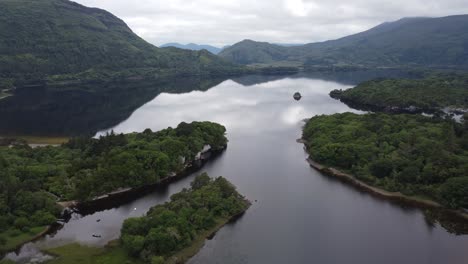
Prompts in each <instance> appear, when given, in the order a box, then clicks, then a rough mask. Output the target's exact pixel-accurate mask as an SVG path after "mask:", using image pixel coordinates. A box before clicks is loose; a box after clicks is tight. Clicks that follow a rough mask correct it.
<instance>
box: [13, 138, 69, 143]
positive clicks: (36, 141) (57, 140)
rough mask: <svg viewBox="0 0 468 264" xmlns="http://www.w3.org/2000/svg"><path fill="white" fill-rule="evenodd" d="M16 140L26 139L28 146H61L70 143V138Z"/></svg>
mask: <svg viewBox="0 0 468 264" xmlns="http://www.w3.org/2000/svg"><path fill="white" fill-rule="evenodd" d="M14 137H15V138H19V139H24V140H26V142H28V144H47V145H60V144H62V143H66V142H68V140H69V138H68V137H46V136H44V137H41V136H14Z"/></svg>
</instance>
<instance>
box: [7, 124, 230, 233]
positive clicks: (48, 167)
mask: <svg viewBox="0 0 468 264" xmlns="http://www.w3.org/2000/svg"><path fill="white" fill-rule="evenodd" d="M225 132H226V129H225V128H224V126H222V125H219V124H216V123H211V122H193V123H190V124H187V123H180V124H179V125H178V126H177V128H167V129H164V130H161V131H158V132H152V131H151V130H150V129H146V130H145V131H144V132H142V133H132V134H126V135H124V134H114V133H110V134H108V135H106V136H102V137H100V138H98V139H94V138H74V139H71V140H70V141H69V142H68V143H66V144H64V145H62V146H60V147H51V146H49V147H39V148H31V147H29V146H28V145H26V144H22V143H15V142H13V145H10V146H3V147H0V233H1V232H2V231H5V230H7V229H9V228H11V227H14V228H15V229H18V230H23V231H24V230H27V229H28V228H30V227H32V226H40V225H48V224H50V223H52V222H53V221H54V219H55V217H56V216H57V214H58V213H59V209H58V208H57V207H56V205H55V204H56V201H58V200H80V201H85V200H89V199H92V198H94V197H96V196H99V195H102V194H104V193H108V192H112V191H115V190H117V189H119V188H126V187H140V186H144V185H149V184H154V183H157V182H159V181H160V180H161V179H164V178H166V177H168V175H169V174H170V173H171V172H178V171H180V170H182V169H183V168H184V166H185V165H186V164H188V163H190V162H192V161H193V160H194V159H195V157H196V155H197V153H199V152H200V151H201V150H202V149H203V148H204V146H205V145H210V146H211V149H212V150H215V151H216V150H220V149H223V148H224V147H225V146H226V144H227V138H226V137H225ZM7 142H8V141H7ZM10 143H12V142H10ZM0 235H1V234H0ZM0 242H1V239H0Z"/></svg>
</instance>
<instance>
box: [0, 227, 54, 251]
mask: <svg viewBox="0 0 468 264" xmlns="http://www.w3.org/2000/svg"><path fill="white" fill-rule="evenodd" d="M46 229H47V226H39V227H33V228H30V229H29V231H27V232H23V231H19V230H17V229H13V228H12V229H8V230H7V231H5V232H3V233H0V236H1V237H4V238H5V240H6V243H5V244H4V245H0V252H5V251H11V250H15V249H16V248H17V247H19V246H20V245H22V244H24V243H26V242H29V241H30V240H32V239H33V238H35V237H36V236H37V235H38V234H40V233H41V232H44V231H45V230H46Z"/></svg>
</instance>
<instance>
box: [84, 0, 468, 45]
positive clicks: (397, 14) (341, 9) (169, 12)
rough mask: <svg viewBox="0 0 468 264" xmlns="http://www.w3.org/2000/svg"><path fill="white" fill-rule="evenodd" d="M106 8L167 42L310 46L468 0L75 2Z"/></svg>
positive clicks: (460, 10)
mask: <svg viewBox="0 0 468 264" xmlns="http://www.w3.org/2000/svg"><path fill="white" fill-rule="evenodd" d="M75 1H76V2H78V3H81V4H83V5H86V6H93V7H99V8H103V9H106V10H108V11H110V12H112V13H113V14H115V15H117V16H119V17H120V18H122V19H123V20H124V21H125V22H126V23H127V24H128V25H129V26H130V27H131V28H132V29H133V30H134V31H135V32H136V33H137V34H139V35H140V36H141V37H142V38H144V39H146V40H147V41H149V42H151V43H153V44H156V45H160V44H163V43H166V42H180V43H188V42H195V43H203V44H212V45H217V46H223V45H226V44H233V43H235V42H238V41H240V40H242V39H254V40H258V41H268V42H280V43H310V42H316V41H323V40H328V39H334V38H338V37H342V36H346V35H349V34H352V33H357V32H360V31H363V30H366V29H368V28H371V27H373V26H375V25H377V24H380V23H382V22H385V21H393V20H397V19H399V18H402V17H410V16H411V17H414V16H447V15H454V14H466V13H468V2H467V1H466V0H444V1H441V0H437V1H436V0H393V1H388V0H386V1H377V0H354V1H349V0H348V1H344V0H325V1H324V0H320V1H318V0H238V1H226V0H224V1H221V0H166V1H159V0H133V1H128V0H75Z"/></svg>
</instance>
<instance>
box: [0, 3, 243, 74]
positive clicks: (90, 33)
mask: <svg viewBox="0 0 468 264" xmlns="http://www.w3.org/2000/svg"><path fill="white" fill-rule="evenodd" d="M0 10H1V15H0V76H1V77H2V78H3V80H4V83H5V79H8V78H11V79H14V81H15V82H18V81H21V80H23V81H24V80H29V81H30V80H35V81H36V80H41V79H45V78H49V79H57V78H58V79H60V78H59V77H57V76H55V75H66V78H71V77H73V75H76V74H78V73H81V74H80V75H79V77H81V78H84V77H86V78H91V79H92V78H97V77H102V73H103V72H107V73H109V72H112V73H113V74H115V72H116V71H118V72H125V75H141V74H142V73H143V72H144V73H145V74H148V73H151V74H152V75H156V74H166V73H170V74H172V73H175V74H190V75H196V74H208V73H221V72H225V71H229V70H238V69H239V68H238V67H234V66H233V65H232V64H230V63H227V62H225V61H223V60H221V59H219V58H218V57H216V56H214V55H213V54H211V53H209V52H206V51H200V52H196V51H187V50H181V49H174V48H167V49H159V48H157V47H155V46H153V45H151V44H149V43H147V42H146V41H144V40H143V39H141V38H140V37H138V36H137V35H136V34H134V33H133V32H132V31H131V29H130V28H129V27H128V26H127V25H126V24H125V23H124V22H123V21H122V20H120V19H119V18H117V17H116V16H114V15H112V14H111V13H109V12H107V11H104V10H101V9H97V8H88V7H85V6H82V5H79V4H77V3H74V2H71V1H68V0H0ZM70 75H72V76H70ZM51 76H54V77H51ZM104 77H108V76H107V75H104Z"/></svg>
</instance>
